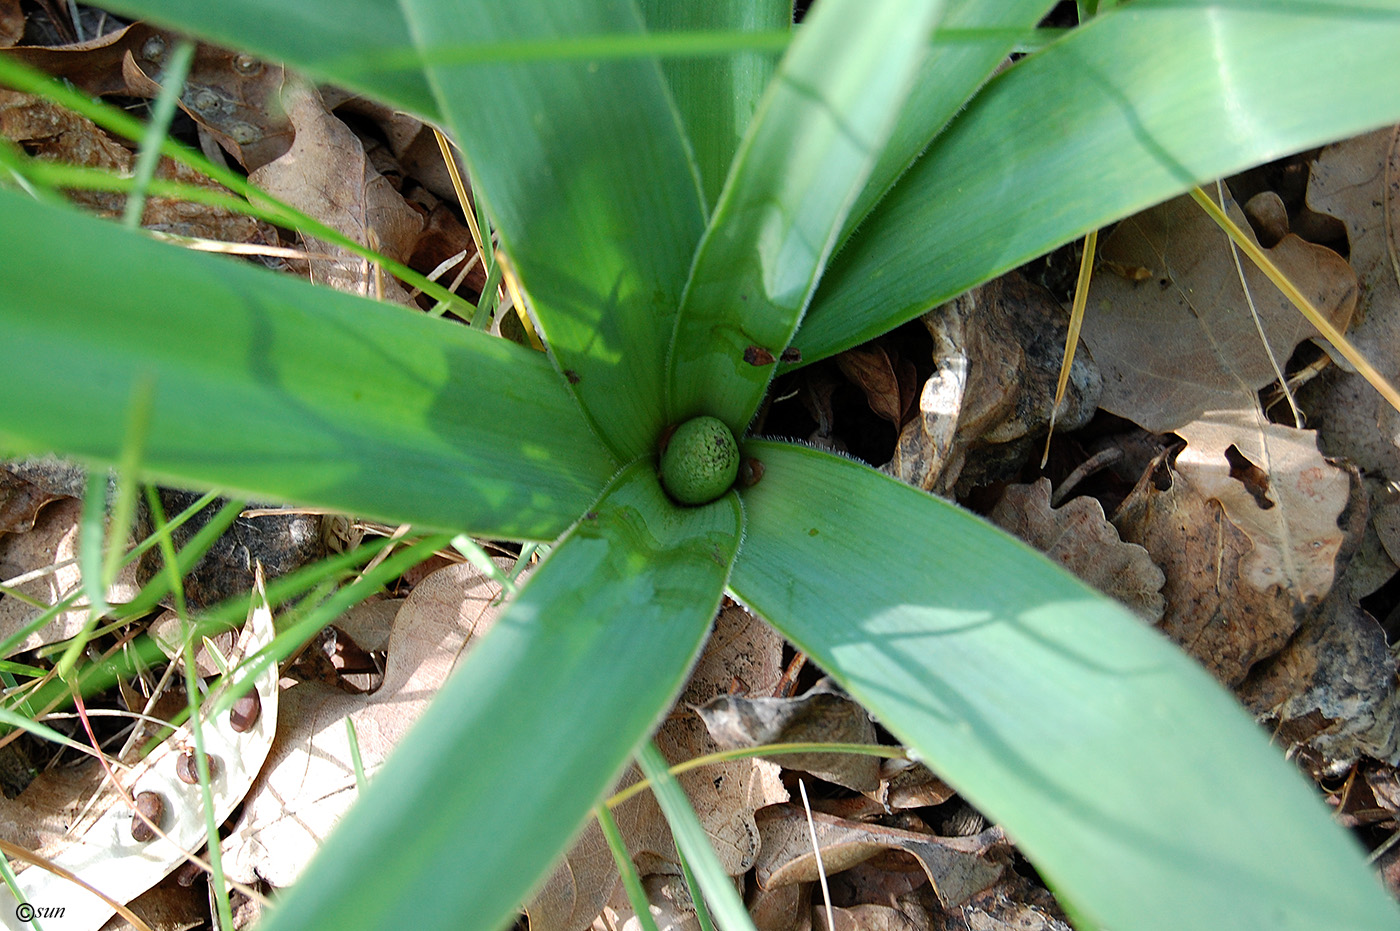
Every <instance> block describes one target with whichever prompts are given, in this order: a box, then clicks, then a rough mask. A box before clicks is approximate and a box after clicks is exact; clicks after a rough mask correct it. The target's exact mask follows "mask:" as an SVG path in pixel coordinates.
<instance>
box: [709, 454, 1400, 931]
mask: <svg viewBox="0 0 1400 931" xmlns="http://www.w3.org/2000/svg"><path fill="white" fill-rule="evenodd" d="M746 452H747V454H748V455H751V456H756V457H757V458H758V459H759V460H760V461H762V463H763V464H764V466H765V468H766V471H765V473H764V476H763V479H762V481H761V482H759V484H757V485H756V486H754V487H753V488H751V489H749V490H748V491H747V492H745V495H744V505H745V509H746V512H747V536H746V538H745V540H744V549H743V552H742V553H741V555H740V557H739V559H738V560H737V561H736V563H735V566H734V573H733V576H732V577H731V579H730V587H731V588H732V589H733V590H734V591H735V592H736V593H737V595H738V597H740V598H742V599H743V600H744V602H745V603H747V604H748V605H749V606H750V607H752V608H754V609H755V610H757V611H758V612H759V613H760V614H762V615H763V616H764V617H765V618H767V619H768V620H769V621H770V622H771V623H773V625H774V626H775V627H777V628H778V629H779V630H780V631H782V632H783V633H784V634H785V635H786V636H788V637H789V638H790V639H792V641H793V642H794V643H795V644H796V645H797V647H798V648H799V649H801V650H803V651H805V652H807V653H808V654H809V655H810V656H811V657H812V658H813V659H814V660H815V661H816V662H817V663H818V664H820V665H821V667H822V668H823V669H824V670H826V671H827V672H828V673H830V674H831V675H833V676H834V677H835V678H836V679H837V680H838V681H839V682H840V683H841V684H842V686H843V687H845V688H846V689H847V690H848V691H849V692H850V693H851V695H852V696H853V697H855V698H856V699H857V700H858V701H860V702H861V703H862V704H863V705H865V706H866V707H867V708H869V709H870V710H871V711H872V712H874V714H875V715H876V716H877V717H878V718H879V719H880V721H881V723H883V724H884V725H885V726H886V727H887V728H889V730H890V732H891V733H893V734H895V735H896V736H897V737H898V738H899V739H900V740H902V741H904V742H905V743H907V744H908V745H909V746H911V747H913V748H915V749H916V750H917V751H918V753H919V754H921V755H922V758H923V759H925V760H926V761H927V762H928V764H929V765H930V766H931V767H933V768H934V769H935V770H936V771H937V772H938V773H939V774H940V775H942V776H943V777H944V778H946V779H947V780H948V781H949V782H950V783H952V784H953V785H954V786H956V787H957V789H958V791H959V792H961V793H963V794H964V795H966V797H967V798H968V799H969V800H970V801H971V802H972V803H973V804H974V805H976V806H977V807H978V808H980V809H982V810H983V811H985V812H986V813H987V814H988V815H989V816H990V817H991V818H993V819H996V820H997V821H999V822H1001V823H1003V824H1004V825H1005V826H1006V829H1007V832H1008V833H1009V834H1011V835H1012V836H1013V837H1015V838H1016V842H1017V844H1018V845H1019V846H1020V848H1021V849H1022V850H1023V851H1024V852H1025V853H1026V855H1027V856H1029V857H1030V858H1031V859H1032V860H1033V861H1034V862H1035V864H1036V867H1037V869H1039V870H1040V871H1041V873H1042V874H1043V875H1044V876H1045V878H1046V880H1047V881H1048V882H1049V883H1050V885H1051V886H1052V887H1053V888H1054V889H1055V890H1056V892H1057V893H1059V894H1060V895H1061V896H1062V897H1063V901H1066V902H1067V903H1068V905H1069V906H1070V907H1072V908H1073V909H1074V912H1075V914H1077V915H1079V916H1081V917H1082V918H1083V920H1084V921H1085V923H1086V924H1087V926H1089V927H1103V928H1132V929H1134V931H1152V929H1162V931H1179V929H1182V928H1240V929H1243V928H1251V929H1265V928H1268V929H1276V931H1277V929H1299V931H1305V929H1306V931H1315V929H1318V928H1346V929H1348V931H1363V929H1376V931H1381V929H1392V928H1395V927H1397V920H1400V913H1397V911H1396V908H1395V905H1394V904H1393V903H1392V902H1391V901H1390V900H1389V899H1388V897H1387V896H1386V895H1385V894H1384V893H1383V892H1382V891H1381V888H1380V886H1379V884H1378V883H1377V882H1376V880H1375V879H1374V878H1373V877H1372V876H1371V875H1370V872H1369V871H1368V869H1367V868H1366V864H1365V862H1364V861H1363V859H1362V857H1361V855H1360V851H1359V850H1358V849H1357V848H1356V846H1355V845H1354V843H1353V842H1352V840H1351V839H1350V838H1349V837H1348V836H1347V835H1346V834H1345V833H1344V832H1343V831H1342V829H1341V828H1339V827H1337V826H1336V825H1335V824H1332V823H1331V822H1330V821H1329V819H1328V817H1327V814H1326V812H1325V810H1324V808H1323V806H1322V804H1321V803H1320V802H1319V801H1318V799H1317V798H1316V797H1315V795H1314V794H1313V792H1312V790H1311V789H1310V787H1308V786H1307V785H1306V784H1305V782H1304V780H1303V779H1302V778H1301V776H1300V775H1299V773H1298V772H1297V771H1296V770H1294V768H1293V767H1292V766H1291V765H1290V764H1289V763H1287V762H1285V760H1284V759H1283V757H1282V755H1281V754H1280V753H1279V752H1278V751H1277V750H1275V749H1273V748H1271V747H1270V746H1269V744H1268V737H1267V735H1266V734H1265V733H1264V732H1262V731H1261V730H1259V729H1258V728H1256V727H1255V725H1254V724H1253V723H1252V722H1251V721H1250V720H1249V718H1248V717H1247V716H1246V715H1244V714H1243V713H1242V712H1241V711H1240V709H1239V707H1238V706H1237V705H1236V704H1235V703H1234V701H1233V699H1231V698H1230V697H1229V696H1228V695H1227V694H1226V693H1225V692H1224V691H1222V690H1221V689H1220V687H1219V686H1217V685H1216V684H1215V682H1214V681H1213V680H1211V679H1210V678H1209V677H1208V676H1207V675H1206V674H1205V673H1204V672H1203V671H1202V670H1201V669H1200V668H1199V667H1197V666H1196V665H1195V664H1194V663H1192V662H1191V661H1190V660H1189V659H1187V658H1186V656H1185V655H1184V654H1182V653H1181V652H1179V651H1178V650H1177V649H1176V648H1175V647H1173V646H1172V645H1171V644H1169V643H1168V641H1167V640H1165V639H1164V638H1162V637H1161V636H1160V635H1158V634H1157V633H1156V632H1155V631H1153V630H1151V629H1149V628H1148V627H1147V626H1145V625H1143V624H1142V623H1141V622H1140V621H1138V620H1137V619H1136V618H1134V617H1133V616H1132V615H1131V614H1129V613H1128V612H1127V611H1126V610H1124V609H1123V608H1121V607H1120V606H1118V605H1117V604H1116V603H1114V602H1112V601H1109V600H1108V599H1106V598H1104V597H1103V596H1101V595H1099V594H1097V593H1096V592H1094V591H1093V590H1092V589H1090V588H1088V587H1087V586H1085V585H1083V584H1082V583H1080V582H1079V581H1078V580H1076V579H1074V578H1073V577H1071V576H1070V575H1068V574H1067V573H1065V572H1064V571H1063V570H1061V569H1059V568H1058V567H1056V566H1054V565H1053V564H1052V563H1050V562H1049V561H1048V560H1046V559H1045V558H1044V557H1042V556H1041V555H1040V554H1038V553H1035V552H1033V551H1032V550H1031V549H1029V548H1028V547H1026V546H1025V545H1024V544H1022V543H1020V542H1019V541H1017V540H1014V539H1012V538H1011V537H1009V536H1007V535H1006V534H1004V533H1002V532H1001V531H1000V530H997V529H995V528H993V527H991V526H990V525H988V524H986V523H985V522H983V521H982V520H980V519H979V518H977V517H975V516H973V515H972V514H970V513H968V512H965V511H962V510H960V509H958V508H956V507H955V506H953V505H951V504H948V503H947V502H944V501H941V500H939V499H937V498H933V497H930V496H928V495H925V494H923V493H922V492H920V491H917V490H915V489H913V488H910V487H908V486H906V485H902V484H900V483H899V482H896V481H895V480H894V479H891V478H889V477H887V476H885V475H882V474H880V473H877V472H875V471H874V470H872V469H869V468H867V467H865V466H863V465H860V464H858V463H855V462H852V461H850V460H846V459H841V458H837V457H835V456H832V455H829V454H827V453H822V452H818V451H816V450H813V449H808V448H805V447H798V446H788V445H784V444H780V443H774V442H750V443H749V444H747V450H746ZM892 520H894V521H896V522H897V524H898V529H899V534H898V539H894V538H893V537H892V536H891V521H892Z"/></svg>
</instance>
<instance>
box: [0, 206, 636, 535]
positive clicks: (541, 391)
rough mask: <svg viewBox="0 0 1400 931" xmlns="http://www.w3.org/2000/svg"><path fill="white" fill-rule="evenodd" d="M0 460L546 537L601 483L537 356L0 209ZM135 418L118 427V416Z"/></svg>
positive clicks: (606, 465) (247, 271)
mask: <svg viewBox="0 0 1400 931" xmlns="http://www.w3.org/2000/svg"><path fill="white" fill-rule="evenodd" d="M0 215H3V216H4V218H5V220H4V222H3V223H0V332H3V333H4V347H5V359H4V363H3V364H0V393H3V395H4V396H5V397H6V398H7V399H8V400H7V402H6V403H5V404H3V405H0V443H3V444H5V445H8V446H10V447H12V448H19V449H27V450H32V451H39V452H43V451H48V450H59V451H62V452H65V453H68V454H72V455H76V456H80V457H82V458H85V459H89V460H93V461H98V462H109V463H110V462H115V461H116V460H117V459H118V458H119V456H120V455H121V452H122V449H123V444H124V443H125V439H126V438H125V432H126V428H127V424H128V423H130V422H131V421H132V414H133V410H132V409H133V406H135V407H143V406H146V405H149V410H148V414H149V426H148V427H147V430H146V435H145V440H144V444H143V448H142V449H141V451H140V453H141V464H142V468H143V469H144V470H145V471H146V472H147V473H148V474H149V475H151V476H152V477H156V478H159V479H162V480H166V481H170V482H174V483H180V482H184V483H187V484H189V485H192V486H200V487H209V486H217V487H222V488H225V489H228V490H229V491H239V492H242V493H244V494H247V495H250V496H255V497H259V498H272V499H281V500H288V501H296V502H298V503H301V504H319V505H325V506H328V507H334V508H340V509H343V510H347V511H352V512H356V513H360V514H364V515H367V516H375V517H380V518H384V519H387V520H392V521H396V522H397V521H413V522H415V523H418V524H420V525H422V526H424V527H437V528H442V529H447V530H470V531H474V532H479V533H490V534H493V535H498V536H503V537H518V538H533V539H553V538H554V537H556V536H558V535H559V534H560V533H562V532H563V531H564V530H565V529H567V528H568V526H569V525H570V523H572V522H573V520H575V519H576V518H577V517H578V515H579V514H580V513H582V511H583V509H584V508H586V507H587V506H588V504H589V502H590V501H592V500H593V499H594V498H595V497H596V496H597V494H598V490H599V489H601V488H602V487H604V486H605V485H606V484H607V482H608V479H609V478H610V477H611V476H612V475H613V474H614V472H615V471H616V468H617V466H616V464H615V462H614V460H613V459H612V458H611V456H610V455H609V454H608V452H607V450H606V449H605V448H604V447H603V445H602V443H601V442H599V440H598V439H597V438H596V437H595V436H594V435H593V433H592V432H591V431H590V430H589V428H588V426H587V424H586V423H585V421H584V419H583V417H582V415H581V414H580V413H579V410H578V407H577V405H576V404H575V403H574V401H573V399H572V398H570V396H569V394H568V392H566V391H565V390H564V388H563V383H562V380H561V379H560V378H559V376H558V374H557V373H556V372H554V371H553V369H552V368H551V367H550V365H549V362H548V361H547V360H546V359H545V358H544V357H543V356H542V355H540V354H538V353H533V352H530V351H529V350H526V349H522V348H521V347H519V346H516V345H515V344H513V343H510V342H507V341H506V340H501V339H494V338H492V337H489V336H486V335H484V334H482V333H479V332H473V331H470V330H468V329H467V328H466V327H463V326H455V325H453V324H450V323H447V322H445V321H442V320H433V319H429V318H427V317H425V316H424V315H422V314H417V313H414V312H412V311H409V310H406V309H403V308H397V307H390V306H387V305H383V304H376V303H374V302H373V301H368V300H364V299H362V298H357V297H353V296H351V295H348V294H341V293H339V292H335V291H331V290H329V289H326V288H314V287H312V286H310V285H308V284H305V283H303V282H300V281H297V280H296V279H294V278H292V277H291V276H288V275H278V274H274V273H272V272H268V271H265V270H262V269H256V268H253V267H252V266H250V265H247V264H244V263H241V262H238V261H234V260H230V259H225V258H220V257H215V256H211V255H208V254H203V253H194V252H190V251H187V250H183V249H179V248H176V247H173V246H169V245H164V244H161V243H157V242H153V241H151V240H149V239H147V238H146V237H144V236H141V235H137V234H134V233H128V232H126V231H124V230H121V229H119V228H117V227H115V226H113V225H112V224H109V223H104V222H101V221H99V220H94V219H92V218H90V217H85V216H83V215H81V214H79V213H78V212H76V211H71V210H64V209H61V208H55V207H50V206H46V205H43V204H39V203H36V202H34V201H32V200H30V199H29V198H27V197H24V196H23V195H20V194H17V193H15V192H12V191H0ZM137 413H138V414H139V413H140V412H139V411H137Z"/></svg>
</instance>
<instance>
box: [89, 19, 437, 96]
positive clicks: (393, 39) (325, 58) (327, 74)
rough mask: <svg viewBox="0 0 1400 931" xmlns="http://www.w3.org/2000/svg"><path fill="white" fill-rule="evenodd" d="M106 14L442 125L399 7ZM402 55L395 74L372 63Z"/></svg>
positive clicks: (393, 66) (390, 69) (394, 70)
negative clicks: (268, 62)
mask: <svg viewBox="0 0 1400 931" xmlns="http://www.w3.org/2000/svg"><path fill="white" fill-rule="evenodd" d="M102 7H103V9H108V10H112V11H113V12H116V13H123V14H125V15H127V16H133V17H138V18H141V19H145V20H149V21H150V22H152V23H155V24H157V25H160V26H169V27H171V28H175V29H180V30H183V31H185V32H190V33H194V34H197V35H199V36H200V37H201V38H205V39H209V40H211V41H215V42H221V43H223V44H224V45H227V46H230V47H232V48H236V49H240V50H246V51H250V52H256V53H258V54H259V55H263V56H266V57H267V58H270V59H273V60H274V61H283V62H287V63H289V64H290V63H295V64H296V66H297V67H298V68H300V69H302V70H304V71H306V72H307V73H308V74H312V75H314V76H316V77H318V78H322V79H323V80H326V81H331V82H334V83H336V84H343V85H345V86H346V87H352V88H354V89H355V90H358V91H363V92H364V93H366V94H368V95H369V96H371V97H375V98H377V99H379V100H382V101H384V102H386V103H392V104H395V105H397V106H400V107H402V108H403V109H405V110H407V111H409V112H411V113H415V114H417V115H419V116H421V117H423V118H425V119H430V120H435V119H438V118H439V113H438V110H437V101H436V100H435V98H434V97H433V92H432V89H431V88H430V87H429V84H428V79H427V76H426V75H425V74H424V72H423V69H422V67H421V66H418V65H414V64H412V63H411V62H408V61H405V60H404V56H403V54H402V52H404V51H405V50H408V49H410V48H411V42H410V36H409V31H408V24H407V22H406V20H405V17H404V13H403V10H402V8H401V5H400V4H397V3H384V2H382V0H296V2H295V3H286V2H283V0H218V2H210V0H104V2H103V3H102ZM385 48H391V49H397V50H399V52H400V53H401V54H400V55H399V56H398V58H399V60H398V61H397V62H396V63H394V64H392V65H391V66H389V67H378V66H376V65H375V64H374V61H375V60H376V59H377V58H378V57H379V56H380V54H381V52H382V50H383V49H385Z"/></svg>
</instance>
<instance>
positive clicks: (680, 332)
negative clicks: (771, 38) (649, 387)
mask: <svg viewBox="0 0 1400 931" xmlns="http://www.w3.org/2000/svg"><path fill="white" fill-rule="evenodd" d="M941 8H942V3H941V2H939V0H921V2H918V3H879V4H874V5H871V4H869V3H866V2H864V0H824V2H823V3H822V4H821V5H819V6H817V7H816V8H815V10H814V11H813V13H812V15H811V17H809V19H808V20H807V22H806V24H805V25H804V26H803V27H802V29H801V30H800V31H799V32H798V34H797V38H796V39H795V40H794V41H793V43H792V45H791V47H790V48H789V49H788V53H787V55H785V56H784V58H783V61H782V62H781V63H780V64H779V66H778V73H777V75H776V76H775V77H774V79H773V83H772V85H771V86H770V88H769V90H768V93H767V94H766V95H765V96H764V99H763V102H762V103H761V104H760V105H759V109H758V113H757V114H756V115H755V117H754V120H753V123H751V124H750V126H749V133H748V136H747V138H745V140H744V144H743V146H742V148H741V149H740V151H739V155H738V158H737V159H736V161H735V163H734V167H733V168H732V169H731V171H730V174H729V179H728V180H727V181H726V182H725V186H724V192H723V193H722V194H721V195H720V201H719V206H718V207H717V208H716V210H715V214H714V216H713V217H712V218H711V220H710V226H709V228H708V229H707V230H706V231H705V238H704V241H703V242H702V243H701V244H700V249H699V252H698V253H697V254H696V257H695V267H694V268H693V269H692V271H691V276H690V281H689V283H688V284H687V285H686V291H685V298H684V302H683V304H682V306H681V313H680V318H679V319H678V320H677V324H676V337H675V341H674V344H673V345H672V349H671V363H670V376H671V382H670V388H671V405H670V413H671V419H672V420H674V421H681V420H685V419H687V418H689V417H692V416H695V415H697V414H710V415H713V416H715V417H719V418H720V419H721V420H724V421H725V422H726V423H728V424H729V427H730V429H731V430H733V431H734V432H735V434H736V435H737V434H740V433H741V432H742V431H743V430H744V428H745V427H747V426H748V422H749V419H750V418H751V417H752V416H753V413H754V411H755V410H756V409H757V407H758V402H759V401H760V400H761V399H762V397H763V392H764V389H765V388H766V387H767V385H768V380H769V378H771V377H772V374H773V370H774V367H775V363H774V359H776V358H777V357H778V356H779V354H780V353H781V352H782V351H783V349H784V347H786V346H787V344H788V340H789V339H790V338H791V337H792V333H793V331H794V330H795V329H796V328H797V321H798V320H799V319H800V317H801V315H802V311H803V310H804V309H805V308H806V306H807V301H808V299H809V298H810V297H811V294H812V289H813V288H814V287H815V285H816V280H817V277H818V276H819V275H820V274H821V271H822V268H823V267H824V266H825V265H826V260H827V257H828V256H829V255H830V254H831V249H832V247H833V246H834V245H835V242H836V235H837V233H838V232H839V231H840V227H841V223H842V221H843V220H844V219H845V217H846V212H847V211H848V210H849V209H850V207H851V204H852V202H853V201H854V200H855V197H856V195H857V194H859V193H860V189H861V187H862V185H864V183H865V180H866V178H867V177H868V176H869V174H870V169H871V167H873V165H874V164H875V159H876V158H877V157H878V156H879V154H880V150H881V148H882V147H883V145H884V143H885V139H886V138H887V137H888V135H889V132H890V130H891V128H892V127H893V126H894V120H895V117H896V115H897V114H898V112H899V108H900V105H901V104H902V103H903V101H904V99H905V97H906V95H907V94H908V92H909V88H910V85H911V83H912V82H913V79H914V76H915V74H916V73H917V71H918V67H919V64H920V62H922V60H923V57H924V54H925V50H926V48H927V45H928V37H929V33H930V31H931V29H932V27H933V23H934V20H935V18H936V16H937V13H938V12H939V10H940V9H941Z"/></svg>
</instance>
